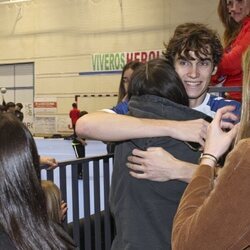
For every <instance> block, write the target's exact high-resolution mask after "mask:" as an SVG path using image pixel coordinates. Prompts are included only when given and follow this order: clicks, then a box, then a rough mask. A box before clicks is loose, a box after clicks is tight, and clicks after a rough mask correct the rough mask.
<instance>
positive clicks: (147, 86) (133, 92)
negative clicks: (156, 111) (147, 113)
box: [128, 59, 188, 106]
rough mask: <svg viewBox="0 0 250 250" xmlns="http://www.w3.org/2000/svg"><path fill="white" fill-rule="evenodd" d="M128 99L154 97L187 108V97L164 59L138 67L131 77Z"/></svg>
mask: <svg viewBox="0 0 250 250" xmlns="http://www.w3.org/2000/svg"><path fill="white" fill-rule="evenodd" d="M128 94H129V97H131V96H141V95H156V96H160V97H164V98H167V99H168V100H170V101H173V102H175V103H179V104H182V105H186V106H188V96H187V93H186V91H185V88H184V86H183V84H182V81H181V79H180V78H179V76H178V74H177V73H176V72H175V70H174V68H173V66H172V65H171V64H170V63H168V62H167V61H166V60H164V59H153V60H150V61H149V62H147V63H146V64H143V65H141V66H140V67H138V68H137V69H136V70H135V71H134V73H133V74H132V77H131V83H130V85H129V88H128Z"/></svg>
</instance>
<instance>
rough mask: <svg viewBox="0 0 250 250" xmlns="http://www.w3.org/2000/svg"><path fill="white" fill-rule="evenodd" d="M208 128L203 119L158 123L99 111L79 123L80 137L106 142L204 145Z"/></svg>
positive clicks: (83, 117)
mask: <svg viewBox="0 0 250 250" xmlns="http://www.w3.org/2000/svg"><path fill="white" fill-rule="evenodd" d="M207 126H208V122H206V121H204V120H203V119H197V120H191V121H172V120H154V119H142V118H136V117H132V116H127V115H118V114H111V113H107V112H102V111H99V112H95V113H90V114H87V115H85V116H82V117H81V118H79V119H78V121H77V123H76V132H77V134H78V136H80V137H83V138H91V139H96V140H102V141H122V140H128V139H135V138H148V137H158V136H171V137H173V138H175V139H179V140H183V141H194V142H199V143H200V144H201V145H203V144H204V140H203V139H204V138H205V136H206V129H207Z"/></svg>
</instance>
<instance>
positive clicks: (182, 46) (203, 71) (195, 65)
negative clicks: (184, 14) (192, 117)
mask: <svg viewBox="0 0 250 250" xmlns="http://www.w3.org/2000/svg"><path fill="white" fill-rule="evenodd" d="M165 46H166V50H165V52H164V55H165V57H166V59H167V60H168V61H170V63H171V64H172V65H173V66H174V68H175V70H176V72H177V74H178V75H179V77H180V78H181V80H182V83H183V85H184V87H185V89H186V91H187V94H188V97H189V106H190V107H191V108H195V107H197V106H199V105H201V104H202V102H203V101H204V99H205V97H206V94H207V91H208V86H209V84H210V81H211V76H212V75H213V74H215V73H216V71H217V65H218V63H219V62H220V60H221V57H222V54H223V47H222V45H221V42H220V39H219V36H218V34H217V33H216V32H215V31H214V30H211V29H209V28H208V27H207V26H206V25H203V24H199V23H185V24H181V25H179V26H177V28H176V29H175V32H174V35H173V37H172V38H171V39H170V41H169V43H168V44H165Z"/></svg>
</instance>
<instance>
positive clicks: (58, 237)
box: [0, 113, 75, 250]
mask: <svg viewBox="0 0 250 250" xmlns="http://www.w3.org/2000/svg"><path fill="white" fill-rule="evenodd" d="M0 141H1V147H0V162H1V164H0V173H1V174H0V239H1V248H3V249H20V250H21V249H22V250H23V249H65V250H66V249H75V246H74V245H72V239H71V238H70V237H69V235H67V233H66V232H65V231H64V230H63V229H62V228H61V227H59V226H58V225H57V224H56V223H55V222H54V221H52V220H50V219H49V217H48V213H47V209H46V200H45V195H44V192H43V190H42V187H41V184H40V180H39V179H38V176H39V175H40V167H39V156H38V153H37V148H36V144H35V141H34V139H33V137H32V135H31V133H30V132H29V130H28V129H27V128H26V127H25V125H24V124H23V123H21V122H20V121H19V120H18V119H17V118H16V117H15V116H13V115H10V114H9V113H5V114H0Z"/></svg>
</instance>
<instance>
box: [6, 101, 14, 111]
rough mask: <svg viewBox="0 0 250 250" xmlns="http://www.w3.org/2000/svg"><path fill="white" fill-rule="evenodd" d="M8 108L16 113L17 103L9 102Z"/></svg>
mask: <svg viewBox="0 0 250 250" xmlns="http://www.w3.org/2000/svg"><path fill="white" fill-rule="evenodd" d="M6 109H7V112H11V113H14V112H15V110H16V104H15V103H14V102H7V104H6Z"/></svg>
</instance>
